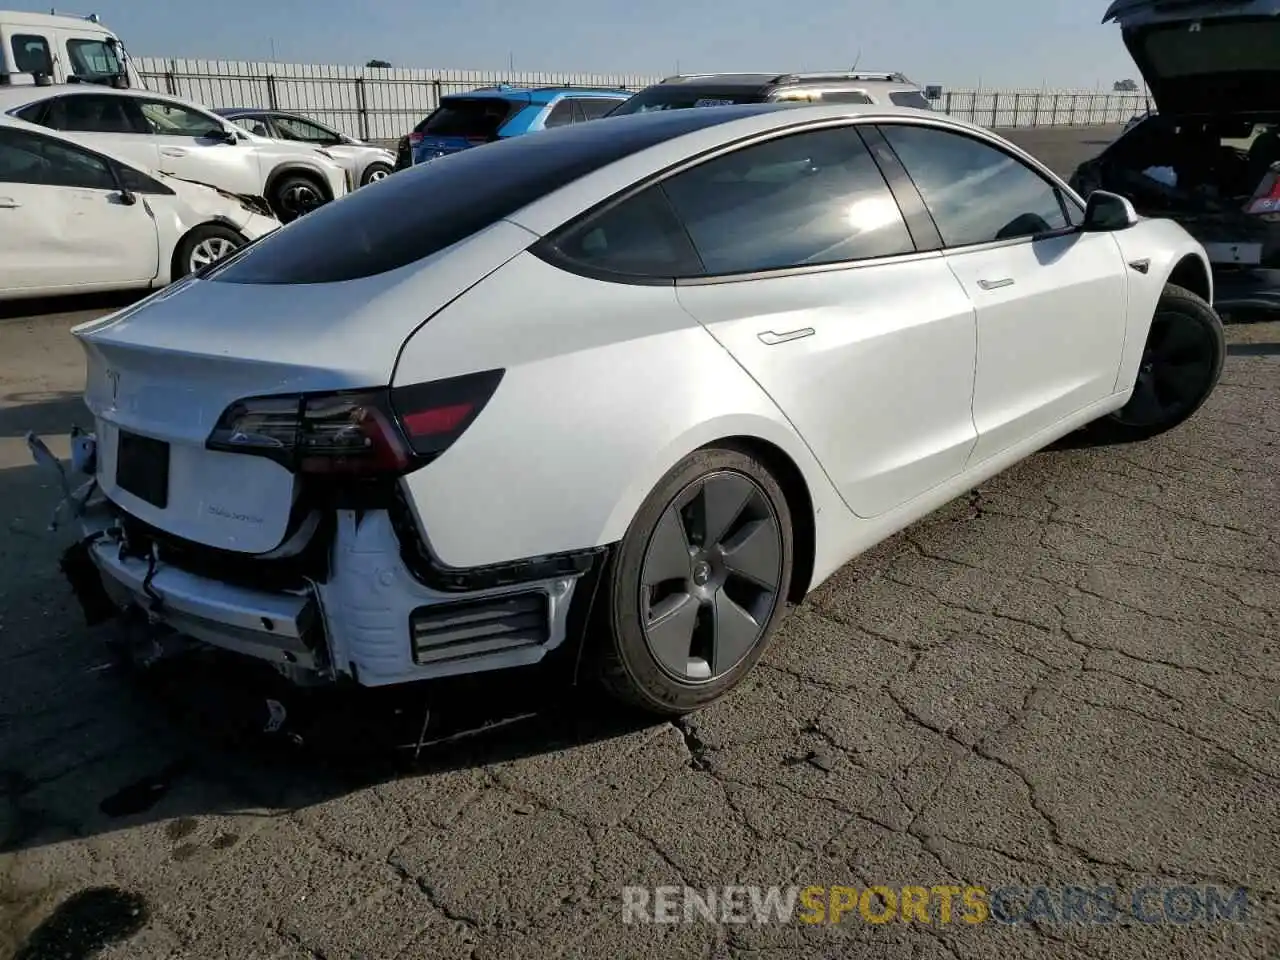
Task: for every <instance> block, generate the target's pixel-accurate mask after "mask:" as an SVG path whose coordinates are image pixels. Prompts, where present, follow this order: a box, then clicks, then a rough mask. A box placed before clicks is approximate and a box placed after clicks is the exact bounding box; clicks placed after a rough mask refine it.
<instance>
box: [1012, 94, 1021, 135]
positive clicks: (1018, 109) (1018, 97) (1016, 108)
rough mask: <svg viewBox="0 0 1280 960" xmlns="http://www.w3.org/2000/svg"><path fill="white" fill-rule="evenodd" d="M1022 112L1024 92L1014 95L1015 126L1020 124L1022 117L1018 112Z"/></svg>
mask: <svg viewBox="0 0 1280 960" xmlns="http://www.w3.org/2000/svg"><path fill="white" fill-rule="evenodd" d="M1021 112H1022V94H1020V93H1015V94H1014V95H1013V126H1015V127H1016V126H1018V120H1019V119H1020V118H1019V116H1018V114H1019V113H1021Z"/></svg>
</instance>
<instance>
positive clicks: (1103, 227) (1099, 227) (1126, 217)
mask: <svg viewBox="0 0 1280 960" xmlns="http://www.w3.org/2000/svg"><path fill="white" fill-rule="evenodd" d="M1138 219H1139V217H1138V211H1137V210H1135V209H1134V208H1133V204H1132V203H1130V202H1129V201H1128V200H1127V199H1125V198H1124V197H1122V196H1120V195H1119V194H1118V193H1108V192H1107V191H1106V190H1095V191H1093V193H1091V194H1089V200H1088V202H1087V203H1086V204H1085V208H1084V224H1083V226H1084V229H1085V230H1086V231H1089V232H1091V233H1107V232H1110V231H1113V230H1127V229H1129V228H1130V227H1132V226H1133V225H1134V224H1136V223H1137V222H1138Z"/></svg>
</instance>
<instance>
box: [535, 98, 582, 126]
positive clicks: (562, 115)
mask: <svg viewBox="0 0 1280 960" xmlns="http://www.w3.org/2000/svg"><path fill="white" fill-rule="evenodd" d="M581 119H583V118H582V117H581V116H580V115H579V112H578V101H577V100H574V99H573V98H571V97H566V98H565V99H563V100H561V101H560V102H559V103H557V104H556V105H555V106H554V107H552V108H551V112H550V113H548V114H547V119H546V123H545V124H544V126H546V127H547V129H548V130H549V129H551V128H552V127H565V126H568V125H569V124H571V123H577V122H578V121H579V120H581Z"/></svg>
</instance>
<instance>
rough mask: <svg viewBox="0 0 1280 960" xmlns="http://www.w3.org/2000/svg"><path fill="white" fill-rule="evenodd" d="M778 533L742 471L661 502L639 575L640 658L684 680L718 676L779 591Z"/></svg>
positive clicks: (749, 644)
mask: <svg viewBox="0 0 1280 960" xmlns="http://www.w3.org/2000/svg"><path fill="white" fill-rule="evenodd" d="M782 554H783V548H782V532H781V527H780V524H779V521H778V515H777V512H776V510H775V509H774V506H773V503H772V502H771V501H770V499H769V497H768V496H767V495H766V494H765V492H764V490H763V489H761V487H760V486H759V485H758V484H757V483H756V482H755V481H754V480H752V479H751V478H750V477H748V476H746V475H745V474H741V473H736V472H732V471H723V472H718V473H713V474H709V475H708V476H706V477H703V478H702V479H700V480H698V481H696V482H695V483H693V484H691V485H690V486H688V487H686V488H685V489H684V490H682V491H681V492H680V493H679V494H678V495H677V496H676V498H675V499H674V500H673V501H672V502H671V503H670V504H669V505H668V506H667V509H666V510H665V511H664V512H663V514H662V516H661V518H660V519H659V521H658V524H657V527H656V528H655V529H654V532H653V534H652V535H651V536H650V538H649V544H648V547H647V548H646V551H645V557H644V564H643V567H642V570H641V583H640V588H641V589H640V607H641V609H640V615H641V624H642V625H643V629H644V635H645V641H646V642H647V644H648V646H649V652H650V653H652V654H653V657H654V659H655V660H656V661H657V663H658V665H659V666H660V667H661V668H662V669H663V671H664V672H666V673H668V674H670V675H671V676H673V677H675V678H676V679H678V680H681V681H683V682H686V683H705V682H707V681H710V680H715V679H716V678H718V677H721V676H723V675H724V674H725V673H727V672H729V671H730V670H732V669H733V668H734V667H736V666H737V665H738V664H739V663H741V662H742V660H743V659H744V658H745V657H747V656H748V655H749V654H750V653H751V651H752V650H754V649H755V648H756V646H757V645H758V644H759V643H760V641H761V640H762V639H763V637H764V632H765V628H766V627H767V625H768V623H769V621H770V619H771V618H772V616H773V611H774V608H775V607H776V605H777V603H778V599H779V596H780V594H781V584H782Z"/></svg>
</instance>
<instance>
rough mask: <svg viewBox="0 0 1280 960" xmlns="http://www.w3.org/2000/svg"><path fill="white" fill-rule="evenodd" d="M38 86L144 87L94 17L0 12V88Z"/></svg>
mask: <svg viewBox="0 0 1280 960" xmlns="http://www.w3.org/2000/svg"><path fill="white" fill-rule="evenodd" d="M46 78H48V79H46ZM44 83H98V84H105V85H108V86H114V87H132V88H135V89H145V87H146V85H145V84H144V83H143V82H142V79H141V77H139V76H138V72H137V70H135V69H134V66H133V63H132V62H131V61H130V59H129V57H128V55H127V54H126V53H125V49H124V44H122V43H121V42H120V38H119V37H117V36H116V35H115V34H114V33H112V32H111V31H110V30H108V29H107V28H106V27H104V26H103V25H102V24H101V23H99V22H98V15H97V14H91V15H89V16H87V17H77V16H68V15H65V14H45V13H24V12H22V11H20V10H0V86H11V85H20V84H28V85H29V84H44Z"/></svg>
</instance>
